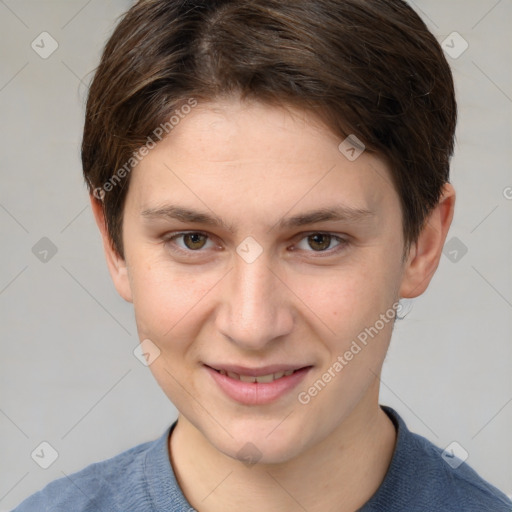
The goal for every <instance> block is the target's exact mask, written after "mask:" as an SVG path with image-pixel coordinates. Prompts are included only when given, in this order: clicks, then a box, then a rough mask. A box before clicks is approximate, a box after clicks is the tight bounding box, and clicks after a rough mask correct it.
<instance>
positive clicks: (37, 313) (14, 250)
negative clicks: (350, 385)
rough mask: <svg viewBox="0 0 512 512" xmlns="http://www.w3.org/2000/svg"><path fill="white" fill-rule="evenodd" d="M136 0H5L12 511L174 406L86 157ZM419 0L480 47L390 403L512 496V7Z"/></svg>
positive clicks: (2, 300) (5, 310)
mask: <svg viewBox="0 0 512 512" xmlns="http://www.w3.org/2000/svg"><path fill="white" fill-rule="evenodd" d="M129 5H131V2H129V1H127V0H124V1H123V0H111V1H103V0H89V1H85V0H77V1H63V0H45V1H35V0H30V1H29V0H16V1H15V0H4V1H0V39H1V43H0V44H1V52H2V53H1V68H0V109H1V120H2V122H1V126H0V145H1V156H2V160H1V163H0V172H1V188H0V227H1V234H2V238H1V240H2V241H1V248H2V250H1V253H0V258H1V259H0V314H1V323H0V339H1V343H2V345H1V347H2V350H1V357H0V365H1V377H0V379H1V384H0V434H1V435H0V443H1V455H0V460H1V461H2V463H1V469H0V510H9V509H11V508H12V507H14V506H15V505H16V504H17V503H18V502H20V501H21V500H22V499H23V498H25V497H26V496H28V495H29V494H31V493H33V492H35V491H36V490H38V489H40V488H41V487H43V486H44V485H45V484H46V483H48V482H50V481H52V480H54V479H56V478H58V477H62V476H64V475H69V474H70V473H72V472H74V471H77V470H79V469H81V468H83V467H85V466H86V465H88V464H90V463H92V462H95V461H99V460H103V459H106V458H108V457H111V456H113V455H115V454H117V453H119V452H120V451H123V450H125V449H128V448H129V447H132V446H134V445H136V444H138V443H140V442H144V441H147V440H150V439H154V438H156V437H157V436H159V435H160V434H161V433H163V431H164V429H165V428H166V427H167V426H168V425H169V424H170V422H172V421H173V420H174V418H175V417H176V410H175V409H174V407H173V406H172V404H171V403H169V401H168V400H167V398H166V397H165V395H164V394H163V392H162V391H161V390H160V388H159V387H158V385H157V384H156V383H155V382H154V380H153V377H152V376H151V374H150V371H149V369H148V368H146V367H145V366H143V365H142V364H141V363H140V362H139V361H138V360H137V359H136V358H135V357H134V355H133V350H134V348H135V347H136V345H137V343H138V340H137V334H136V329H135V323H134V320H133V313H132V308H131V305H130V304H127V303H125V302H124V301H123V300H122V299H121V298H120V297H119V296H118V295H117V293H116V291H115V289H114V287H113V285H112V283H111V280H110V277H109V275H108V273H107V268H106V265H105V263H104V257H103V253H102V248H101V244H100V238H99V234H98V233H97V230H96V227H95V225H94V223H93V218H92V214H91V211H90V208H89V206H88V199H87V193H86V189H85V186H84V185H83V183H82V178H81V169H80V161H79V144H80V140H81V128H82V122H83V110H84V105H83V104H84V99H85V94H86V90H87V83H88V81H89V80H90V77H91V71H92V70H93V69H94V67H95V66H96V65H97V63H98V60H99V55H100V51H101V49H102V47H103V45H104V43H105V41H106V39H107V37H108V35H109V34H110V32H111V30H112V28H113V26H114V24H115V20H116V17H117V16H118V15H119V14H121V13H122V12H123V11H124V10H125V9H126V8H127V7H128V6H129ZM413 6H414V7H415V8H416V9H417V10H418V11H419V12H420V14H421V15H422V17H423V18H424V19H425V21H426V22H427V24H428V25H429V27H430V28H431V30H432V31H433V32H434V33H435V34H436V36H437V37H438V38H439V40H440V41H443V40H444V39H445V38H446V37H447V36H448V35H449V34H451V33H452V32H453V31H457V32H458V33H459V34H460V35H461V36H462V37H463V38H464V39H465V40H466V41H467V42H468V43H469V48H468V49H467V50H466V51H465V52H464V53H463V54H462V55H460V56H459V57H458V58H456V59H455V58H451V57H448V60H449V61H450V63H451V64H452V66H453V70H454V74H455V79H456V85H457V92H458V100H459V107H460V121H459V126H458V132H457V138H458V142H457V147H456V156H455V158H454V160H453V166H452V182H453V184H454V186H455V188H456V190H457V193H458V198H457V205H456V212H455V218H454V222H453V225H452V228H451V231H450V233H449V235H448V240H449V241H450V242H449V244H450V245H449V246H448V247H447V248H446V249H447V250H446V254H447V255H443V257H442V260H441V263H440V267H439V269H438V271H437V274H436V275H435V277H434V279H433V281H432V283H431V285H430V288H429V289H428V291H427V292H426V294H425V295H423V296H422V297H420V298H418V299H416V300H414V301H412V302H411V303H410V306H409V307H410V308H411V310H410V312H409V314H408V315H407V317H406V319H405V320H404V321H402V322H400V323H398V324H397V326H396V328H395V333H394V336H393V341H392V345H391V349H390V351H389V354H388V356H387V359H386V362H385V365H384V371H383V375H382V386H381V388H382V396H381V403H384V404H388V405H391V406H392V407H394V408H396V409H397V410H398V411H399V413H400V414H402V416H403V417H404V418H405V420H406V422H407V423H408V425H409V428H410V429H412V430H414V431H416V432H418V433H420V434H422V435H424V436H426V437H428V438H429V439H430V440H432V441H433V442H434V443H435V444H437V445H438V446H441V447H443V448H444V447H446V446H447V445H448V444H450V443H451V442H452V441H457V442H458V443H459V444H460V445H461V446H463V447H464V448H465V450H467V452H468V453H469V458H468V460H467V462H468V463H469V464H470V465H471V466H472V467H473V468H474V469H475V470H476V471H477V472H479V473H480V475H481V476H482V477H484V478H485V479H487V480H489V481H490V482H491V483H493V484H494V485H496V486H497V487H498V488H500V489H502V490H503V491H504V492H506V493H507V494H509V495H511V494H512V440H511V437H510V432H511V431H512V428H511V427H512V372H511V371H510V365H511V361H512V343H510V341H511V336H510V332H511V327H512V272H511V266H510V261H511V254H512V236H511V227H512V200H511V199H509V198H512V174H511V172H510V162H511V161H512V154H511V153H512V151H511V144H510V142H511V141H510V126H511V117H512V116H511V104H512V99H511V97H512V68H511V66H510V62H511V61H512V55H511V53H512V45H511V37H510V35H509V34H510V26H511V22H512V3H511V2H510V0H501V1H496V0H480V1H476V0H473V1H467V0H464V1H463V0H451V1H450V2H446V1H444V0H421V1H420V0H417V1H415V2H413ZM43 31H47V32H49V33H50V34H51V35H52V37H53V38H54V39H55V40H56V41H57V42H58V44H59V47H58V49H57V50H56V51H55V52H54V53H53V54H52V55H51V56H50V57H48V58H47V59H42V58H41V57H40V56H39V55H38V54H37V53H36V52H35V51H34V50H33V49H32V47H31V42H32V41H33V40H36V42H37V39H36V38H37V36H39V34H40V33H41V32H43ZM39 40H40V39H39ZM451 41H453V42H451ZM448 44H450V45H451V46H453V47H454V48H453V51H456V50H458V49H459V50H460V48H461V46H460V43H459V42H457V41H456V40H453V39H448ZM46 48H48V45H46ZM507 187H511V188H507ZM43 237H47V238H49V239H50V240H51V241H52V243H53V244H54V245H55V246H56V248H57V253H56V254H55V255H53V257H50V256H51V252H50V253H48V255H47V259H48V261H47V262H42V261H40V260H39V259H38V258H37V257H36V255H35V254H34V253H33V252H32V248H33V247H34V246H35V245H36V244H37V243H38V242H39V241H40V239H41V238H43ZM454 237H455V240H452V239H453V238H454ZM40 243H44V242H40ZM462 244H463V245H462ZM36 247H38V246H36ZM464 247H466V248H467V253H466V254H463V251H462V250H461V248H462V249H463V248H464ZM43 248H44V247H43ZM40 250H41V249H40ZM454 250H455V251H457V253H456V254H455V253H454V252H453V251H454ZM450 251H451V254H450ZM36 252H37V251H36ZM40 256H41V255H40ZM454 256H457V258H458V259H457V260H456V261H452V260H453V258H454ZM42 441H47V442H49V443H50V444H51V445H52V446H53V447H54V448H55V449H56V450H57V452H58V458H57V460H56V461H55V462H54V463H53V464H52V465H51V466H50V467H49V468H48V469H46V470H45V469H42V468H41V467H39V465H37V464H36V463H35V462H34V460H33V459H32V458H31V453H32V451H33V450H34V449H35V448H36V447H38V446H39V444H40V443H41V442H42Z"/></svg>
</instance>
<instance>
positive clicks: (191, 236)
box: [164, 231, 213, 252]
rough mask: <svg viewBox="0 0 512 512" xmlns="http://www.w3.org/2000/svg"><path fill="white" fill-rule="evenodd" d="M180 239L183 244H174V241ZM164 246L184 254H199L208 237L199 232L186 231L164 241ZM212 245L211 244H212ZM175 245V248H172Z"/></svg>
mask: <svg viewBox="0 0 512 512" xmlns="http://www.w3.org/2000/svg"><path fill="white" fill-rule="evenodd" d="M179 239H182V242H183V244H182V245H180V244H178V243H176V242H175V241H176V240H179ZM164 242H165V245H166V246H169V247H170V248H171V249H172V250H177V251H184V252H199V251H200V250H201V249H203V248H204V247H205V246H206V244H207V242H208V235H207V234H206V233H202V232H200V231H188V232H186V233H185V232H184V233H175V234H173V235H172V236H168V237H166V238H165V239H164ZM212 243H213V242H212ZM173 245H175V246H176V247H172V246H173Z"/></svg>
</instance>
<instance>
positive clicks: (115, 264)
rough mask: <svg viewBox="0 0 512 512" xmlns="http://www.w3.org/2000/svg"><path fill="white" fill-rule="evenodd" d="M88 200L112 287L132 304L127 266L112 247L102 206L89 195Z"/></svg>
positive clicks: (100, 202)
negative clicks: (100, 240)
mask: <svg viewBox="0 0 512 512" xmlns="http://www.w3.org/2000/svg"><path fill="white" fill-rule="evenodd" d="M89 199H90V201H91V209H92V212H93V214H94V218H95V220H96V224H97V226H98V229H99V230H100V233H101V238H102V240H103V250H104V251H105V257H106V260H107V266H108V270H109V272H110V276H111V277H112V281H113V282H114V286H115V287H116V290H117V292H118V293H119V295H121V297H122V298H123V299H124V300H126V301H128V302H133V298H132V289H131V284H130V278H129V275H128V266H127V264H126V261H125V260H124V259H123V258H121V256H119V254H118V253H117V251H116V250H115V249H114V247H113V246H112V242H111V240H110V237H109V236H108V231H107V224H106V222H105V214H104V212H103V204H102V201H101V200H100V199H97V198H96V197H94V195H93V194H90V196H89Z"/></svg>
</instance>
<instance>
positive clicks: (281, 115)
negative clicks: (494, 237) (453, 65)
mask: <svg viewBox="0 0 512 512" xmlns="http://www.w3.org/2000/svg"><path fill="white" fill-rule="evenodd" d="M455 123H456V104H455V99H454V87H453V80H452V76H451V72H450V69H449V66H448V64H447V62H446V60H445V58H444V56H443V53H442V50H441V48H440V46H439V44H438V43H437V41H436V39H435V37H434V36H433V35H432V34H431V33H430V32H429V31H428V29H427V28H426V26H425V25H424V23H423V22H422V21H421V19H420V18H419V17H418V16H417V15H416V13H415V12H414V11H413V10H412V9H411V8H410V7H409V6H408V5H407V4H406V3H404V2H402V1H400V0H377V1H365V0H348V1H345V2H338V1H337V0H313V1H311V0H308V1H305V0H304V1H302V0H301V1H293V2H292V1H285V2H282V1H279V2H277V1H274V0H251V1H239V0H237V1H236V2H235V1H232V0H225V1H222V0H217V1H215V0H212V1H208V2H204V1H199V0H196V1H193V0H190V1H181V2H176V1H172V2H171V1H168V0H167V1H164V0H142V1H140V2H138V3H137V4H136V5H135V6H134V7H132V9H130V11H128V13H127V14H126V15H125V16H124V17H123V19H122V20H121V21H120V23H119V24H118V26H117V28H116V29H115V31H114V33H113V35H112V36H111V38H110V40H109V41H108V43H107V45H106V47H105V50H104V53H103V56H102V60H101V63H100V66H99V68H98V70H97V71H96V74H95V77H94V80H93V82H92V85H91V88H90V92H89V98H88V102H87V112H86V122H85V129H84V139H83V146H82V160H83V168H84V175H85V178H86V181H87V183H88V186H89V190H90V194H91V204H92V206H93V211H94V213H95V216H96V220H97V222H98V226H99V228H100V231H101V233H102V237H103V242H104V247H105V251H106V256H107V262H108V265H109V269H110V272H111V275H112V278H113V281H114V284H115V285H116V288H117V290H118V291H119V293H120V294H121V296H122V297H123V298H125V299H126V300H128V301H130V302H133V304H134V309H135V316H136V321H137V328H138V331H139V337H140V339H141V340H146V339H149V340H151V344H152V345H153V346H154V347H157V352H159V357H157V358H156V359H155V360H154V362H153V363H152V364H151V366H150V368H151V370H152V372H153V374H154V375H155V377H156V379H157V381H158V382H159V384H160V386H161V387H162V389H163V390H164V392H165V393H166V394H167V395H168V396H169V398H170V399H171V400H172V401H173V403H174V404H175V405H176V407H177V408H178V410H179V411H180V413H181V414H182V416H183V417H184V418H186V420H187V421H189V422H190V423H191V424H193V425H194V426H195V427H196V428H197V429H198V431H200V432H201V433H202V434H203V435H204V437H205V438H206V439H207V440H208V441H209V442H211V443H212V445H214V446H215V447H216V448H218V449H219V450H220V451H221V452H223V453H225V454H227V455H230V456H232V457H237V454H238V453H239V450H240V448H241V447H242V446H244V445H245V443H246V442H252V443H253V444H254V445H256V446H257V447H258V449H259V450H260V452H261V453H262V460H263V461H267V462H277V461H285V460H289V459H291V458H293V457H294V456H296V455H298V454H299V453H301V452H302V451H304V450H307V449H309V448H312V447H313V446H314V445H315V444H316V443H319V442H321V441H322V440H323V439H325V438H326V437H328V436H329V435H330V434H331V433H332V432H334V431H335V430H336V429H338V428H340V427H341V426H342V425H343V423H344V422H345V421H346V420H347V418H349V417H350V416H351V414H353V413H354V411H361V412H360V414H361V415H364V414H365V413H369V411H370V410H371V409H372V407H375V404H376V400H377V395H378V382H379V380H378V375H379V374H380V370H381V367H382V363H383V361H384V357H385V354H386V350H387V348H388V344H389V341H390V338H391V332H392V328H393V322H394V315H395V314H396V309H397V308H396V304H397V301H398V300H399V299H400V298H404V297H406V298H412V297H415V296H418V295H420V294H421V293H423V292H424V291H425V289H426V288H427V286H428V284H429V282H430V279H431V277H432V275H433V273H434V272H435V270H436V268H437V265H438V263H439V258H440V254H441V250H442V245H443V243H444V240H445V237H446V234H447V230H448V228H449V225H450V222H451V219H452V215H453V207H454V191H453V188H452V187H451V185H450V184H449V162H450V158H451V155H452V151H453V140H454V130H455ZM313 212H315V213H314V214H313ZM183 232H185V234H184V233H183ZM179 233H181V235H179ZM362 333H366V336H365V335H364V334H362ZM348 353H350V354H352V356H350V355H349V354H348ZM345 355H346V357H344V356H345ZM340 357H341V360H340ZM342 361H343V362H342ZM336 363H338V364H337V365H336ZM233 365H238V366H242V367H245V368H249V369H258V368H260V369H261V368H263V367H274V366H275V367H276V368H277V370H276V371H279V369H281V367H284V366H290V367H292V368H293V369H299V368H303V370H301V371H300V372H297V374H296V376H295V377H294V376H291V377H292V379H296V380H297V384H296V386H294V387H293V389H292V390H291V391H289V392H284V393H283V394H280V395H279V396H278V397H276V398H273V399H272V397H270V398H269V397H267V398H268V399H267V400H263V399H261V397H260V398H258V399H256V400H255V401H254V400H253V401H252V402H251V403H249V402H250V400H249V402H247V401H246V402H243V401H242V402H241V401H240V400H237V399H234V398H233V397H232V396H230V395H229V393H228V394H226V393H225V391H223V390H222V389H221V388H220V387H219V386H218V385H217V375H218V372H216V370H222V369H223V367H227V366H230V367H231V366H233ZM276 365H277V366H276ZM271 373H274V372H271ZM297 375H298V376H297ZM299 377H300V378H299ZM315 389H316V391H314V390H315ZM191 397H193V398H191ZM292 412H293V414H291V413H292ZM285 417H286V418H287V419H286V420H285V423H283V427H282V428H279V429H275V426H276V425H277V424H278V423H279V422H280V421H282V420H283V418H285ZM273 429H274V430H273ZM271 431H272V435H269V432H271Z"/></svg>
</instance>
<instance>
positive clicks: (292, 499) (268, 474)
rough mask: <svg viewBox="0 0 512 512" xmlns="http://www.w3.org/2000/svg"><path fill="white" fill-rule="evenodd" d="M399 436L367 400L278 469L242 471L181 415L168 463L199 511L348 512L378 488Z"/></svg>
mask: <svg viewBox="0 0 512 512" xmlns="http://www.w3.org/2000/svg"><path fill="white" fill-rule="evenodd" d="M395 441H396V431H395V427H394V425H393V423H392V422H391V420H390V419H389V418H388V416H387V415H386V413H385V412H384V411H383V410H382V409H381V408H380V407H379V406H378V402H377V399H375V400H374V405H373V407H368V404H365V403H364V401H362V402H360V403H359V404H358V406H357V407H356V408H355V409H354V410H353V411H352V412H351V414H350V415H349V416H348V417H347V419H346V420H345V421H344V422H343V423H342V424H341V425H340V426H339V427H338V428H337V429H335V431H333V432H332V433H331V434H330V435H329V436H328V437H327V438H326V439H324V440H323V441H321V442H320V443H318V444H317V445H315V446H313V447H312V448H310V449H308V450H307V451H305V452H303V453H301V454H300V456H298V457H295V458H293V459H292V460H289V461H286V462H284V463H279V464H255V465H252V466H246V465H244V464H243V463H242V462H240V461H238V460H234V459H232V458H231V457H228V456H226V455H224V454H223V453H221V452H219V451H218V450H217V449H216V448H215V447H214V446H212V445H211V444H210V443H209V442H208V440H207V439H206V438H205V437H204V436H203V435H202V434H201V432H200V431H199V430H197V429H196V428H195V427H194V426H193V425H192V424H191V423H190V422H188V421H187V419H186V418H185V417H183V416H181V415H180V416H179V418H178V424H177V425H176V427H175V429H174V431H173V433H172V436H171V438H170V457H171V463H172V465H173V468H174V472H175V474H176V478H177V481H178V483H179V485H180V487H181V489H182V491H183V494H184V495H185V497H186V498H187V500H188V501H189V503H190V504H191V505H192V506H193V507H194V508H195V509H196V510H198V511H200V512H221V511H222V512H231V511H237V510H241V509H243V510H245V511H247V512H256V511H260V510H261V509H262V505H264V508H265V510H268V511H269V512H274V511H276V512H277V511H279V512H288V511H289V512H292V511H297V510H302V509H303V510H307V511H308V512H317V511H322V512H334V511H336V512H353V511H354V510H357V509H358V508H360V507H362V506H363V505H364V504H365V503H366V502H367V501H368V500H369V499H370V497H371V496H372V495H373V494H374V493H375V492H376V491H377V489H378V488H379V486H380V484H381V483H382V481H383V479H384V476H385V474H386V471H387V469H388V467H389V464H390V462H391V458H392V456H393V451H394V448H395Z"/></svg>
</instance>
